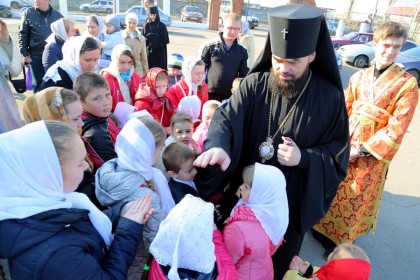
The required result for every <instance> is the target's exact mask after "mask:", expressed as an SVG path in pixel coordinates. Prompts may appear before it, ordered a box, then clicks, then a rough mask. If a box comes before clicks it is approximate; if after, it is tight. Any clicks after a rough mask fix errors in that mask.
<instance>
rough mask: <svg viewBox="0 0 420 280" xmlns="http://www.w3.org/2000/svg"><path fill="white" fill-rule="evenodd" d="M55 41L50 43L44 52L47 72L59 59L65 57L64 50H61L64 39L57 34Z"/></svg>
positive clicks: (43, 60)
mask: <svg viewBox="0 0 420 280" xmlns="http://www.w3.org/2000/svg"><path fill="white" fill-rule="evenodd" d="M54 39H55V40H54V42H51V43H48V44H47V45H46V46H45V49H44V52H43V53H42V65H43V66H44V69H45V72H46V71H47V70H48V68H50V67H51V66H53V65H54V64H55V63H56V62H57V61H59V60H62V59H63V51H62V50H61V49H62V48H63V45H64V42H65V41H64V40H63V39H61V38H59V37H57V36H55V38H54Z"/></svg>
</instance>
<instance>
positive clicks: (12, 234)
mask: <svg viewBox="0 0 420 280" xmlns="http://www.w3.org/2000/svg"><path fill="white" fill-rule="evenodd" d="M121 206H122V204H118V205H117V206H115V207H113V208H111V209H109V210H106V211H105V212H104V213H106V214H107V215H108V216H109V217H110V219H111V221H112V224H113V227H116V228H114V229H115V234H114V240H113V242H112V244H111V246H110V248H109V249H107V246H106V245H105V243H104V241H103V239H102V237H101V235H100V234H99V233H98V232H97V231H96V229H95V228H94V227H93V225H92V223H91V222H90V219H89V216H88V211H87V210H80V209H73V208H72V209H56V210H50V211H46V212H43V213H40V214H37V215H34V216H31V217H28V218H25V219H10V220H3V221H1V222H0V236H1V239H0V258H1V259H8V260H9V265H10V273H11V276H12V278H13V279H14V280H19V279H25V280H27V279H43V280H44V279H126V278H127V272H128V268H129V267H130V265H131V264H132V262H133V260H134V257H135V254H136V251H137V247H138V246H139V243H140V240H141V238H142V234H141V232H142V228H143V225H141V224H138V223H136V222H134V221H131V220H129V219H126V218H122V217H121V218H120V217H119V215H120V210H121ZM114 229H113V230H114Z"/></svg>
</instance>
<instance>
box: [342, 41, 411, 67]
mask: <svg viewBox="0 0 420 280" xmlns="http://www.w3.org/2000/svg"><path fill="white" fill-rule="evenodd" d="M417 46H419V44H418V43H416V42H413V41H407V42H405V44H404V45H403V46H402V47H401V52H403V51H406V50H409V49H412V48H414V47H417ZM337 53H338V54H339V55H340V56H341V57H342V59H343V61H345V62H347V63H350V64H353V65H354V66H355V67H357V68H363V67H367V66H369V64H370V62H371V61H372V59H374V58H375V51H374V49H373V47H372V42H369V43H367V44H355V45H345V46H342V47H340V48H339V49H338V50H337Z"/></svg>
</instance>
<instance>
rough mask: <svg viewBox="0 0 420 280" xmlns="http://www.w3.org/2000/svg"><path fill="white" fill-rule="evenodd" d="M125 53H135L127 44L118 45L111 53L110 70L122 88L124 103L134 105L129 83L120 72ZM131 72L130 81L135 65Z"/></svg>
mask: <svg viewBox="0 0 420 280" xmlns="http://www.w3.org/2000/svg"><path fill="white" fill-rule="evenodd" d="M123 51H130V52H131V53H133V52H132V51H131V49H130V47H129V46H127V45H125V44H118V45H116V46H115V47H114V49H113V50H112V53H111V63H110V64H109V68H108V70H109V73H111V74H112V76H114V77H115V78H116V79H117V81H118V85H119V86H120V90H121V94H122V96H123V98H124V102H127V103H128V104H130V105H132V104H133V100H132V98H131V94H130V89H129V88H128V85H127V83H126V82H125V81H124V80H123V78H122V77H121V75H120V70H118V61H119V59H120V56H121V54H122V52H123ZM133 62H134V61H133ZM129 71H130V79H131V76H132V75H133V73H134V65H133V66H131V68H130V70H129Z"/></svg>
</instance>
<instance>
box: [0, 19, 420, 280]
mask: <svg viewBox="0 0 420 280" xmlns="http://www.w3.org/2000/svg"><path fill="white" fill-rule="evenodd" d="M6 22H7V23H8V26H9V30H10V33H11V35H12V36H13V37H15V38H16V36H17V27H18V24H19V20H18V19H6ZM77 25H78V27H79V29H80V31H81V32H82V31H84V30H85V28H84V25H83V23H82V22H81V23H79V22H78V23H77ZM173 25H174V26H172V27H169V28H168V31H169V37H170V44H169V46H168V55H170V54H171V53H174V52H178V53H181V54H182V55H183V56H184V57H185V56H189V55H198V53H197V50H198V48H199V46H200V45H201V44H202V43H204V42H205V41H206V40H207V39H210V38H213V37H214V36H216V35H217V33H216V31H210V30H205V29H199V28H205V25H203V24H195V23H180V22H174V24H173ZM252 32H253V34H254V36H255V43H256V50H257V53H259V52H260V51H261V50H262V48H263V46H264V43H265V37H266V33H267V28H266V27H258V28H256V29H255V30H253V31H252ZM355 71H356V69H355V68H353V67H349V66H344V67H343V69H342V70H341V77H342V81H343V87H344V88H347V85H348V80H349V78H350V76H351V75H352V74H353V73H354V72H355ZM26 94H27V95H28V94H31V93H30V92H28V93H26ZM23 98H24V96H21V95H20V96H19V95H17V96H16V99H17V101H18V103H19V104H21V100H22V99H23ZM419 147H420V111H419V110H418V109H417V111H416V113H415V116H414V119H413V121H412V123H411V125H410V127H409V129H408V132H407V134H406V136H405V138H404V141H403V143H402V145H401V148H400V150H399V152H398V154H397V155H396V156H395V158H394V160H393V161H392V163H391V166H390V169H389V172H388V178H387V182H386V185H385V192H384V195H383V199H382V204H381V210H380V213H379V220H378V224H377V230H376V233H375V235H371V234H368V235H365V236H362V237H360V238H359V239H358V240H357V241H356V244H357V245H359V246H361V247H362V248H364V249H365V250H366V252H367V253H368V255H369V257H370V259H371V263H372V274H371V279H373V280H391V279H392V280H395V279H410V280H411V279H420V276H419V275H420V266H419V265H418V262H419V259H420V234H419V232H420V180H419V179H420V176H419V171H420V149H419ZM322 254H323V249H322V247H321V246H320V245H319V244H318V243H317V242H316V241H315V240H314V239H313V237H312V235H311V234H310V233H308V234H307V235H306V237H305V240H304V244H303V246H302V250H301V257H302V258H303V259H306V260H308V261H310V262H311V263H313V264H314V265H317V266H319V265H322V264H323V263H324V260H323V259H322Z"/></svg>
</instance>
